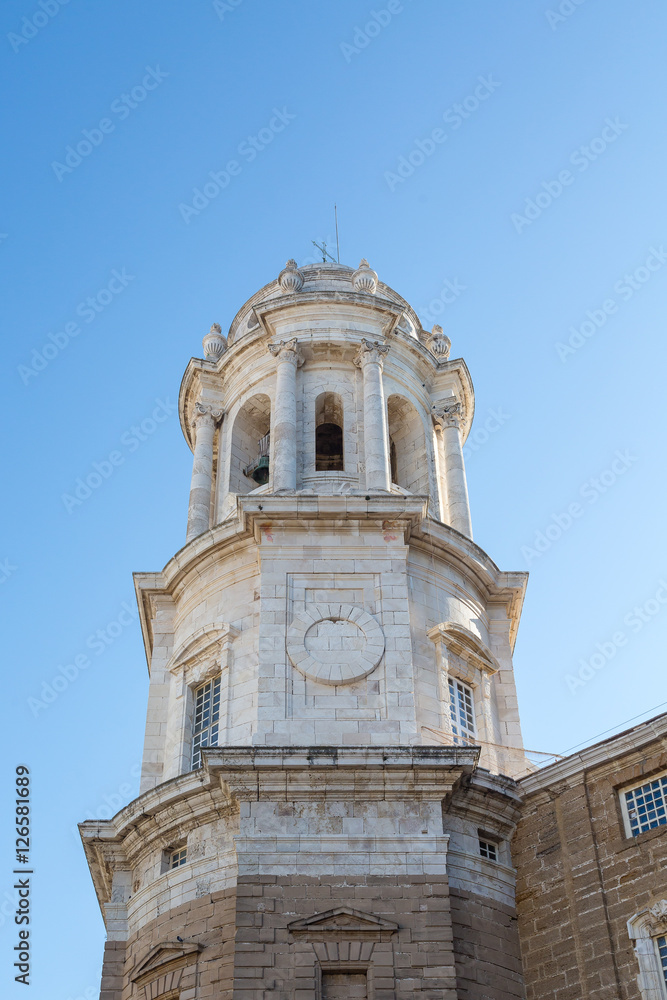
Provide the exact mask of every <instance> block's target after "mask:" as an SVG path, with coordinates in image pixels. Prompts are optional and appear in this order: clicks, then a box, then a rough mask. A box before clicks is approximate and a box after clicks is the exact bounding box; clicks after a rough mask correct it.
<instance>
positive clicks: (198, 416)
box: [192, 403, 222, 428]
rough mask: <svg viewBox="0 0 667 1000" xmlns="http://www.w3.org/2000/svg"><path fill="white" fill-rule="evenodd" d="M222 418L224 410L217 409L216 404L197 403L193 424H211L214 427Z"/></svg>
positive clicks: (195, 425)
mask: <svg viewBox="0 0 667 1000" xmlns="http://www.w3.org/2000/svg"><path fill="white" fill-rule="evenodd" d="M221 419H222V410H219V409H217V408H216V407H215V406H211V405H207V404H205V403H195V409H194V413H193V414H192V425H193V427H195V428H196V427H199V426H201V425H202V424H209V423H210V425H211V426H213V427H215V426H216V424H217V423H219V421H220V420H221Z"/></svg>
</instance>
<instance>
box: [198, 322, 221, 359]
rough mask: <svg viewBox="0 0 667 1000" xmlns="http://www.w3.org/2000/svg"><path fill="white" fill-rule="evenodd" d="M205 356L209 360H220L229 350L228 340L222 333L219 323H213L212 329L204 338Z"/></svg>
mask: <svg viewBox="0 0 667 1000" xmlns="http://www.w3.org/2000/svg"><path fill="white" fill-rule="evenodd" d="M202 344H203V345H204V357H205V358H206V360H207V361H219V360H220V358H221V357H222V355H223V354H224V353H225V351H226V350H227V341H226V339H225V338H224V337H223V335H222V328H221V326H220V324H219V323H213V324H212V326H211V329H210V330H209V332H208V333H207V334H206V336H205V337H204V339H203V340H202Z"/></svg>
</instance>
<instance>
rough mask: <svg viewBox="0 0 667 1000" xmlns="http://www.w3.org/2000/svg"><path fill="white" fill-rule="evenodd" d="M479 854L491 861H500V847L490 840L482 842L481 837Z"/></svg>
mask: <svg viewBox="0 0 667 1000" xmlns="http://www.w3.org/2000/svg"><path fill="white" fill-rule="evenodd" d="M479 853H480V854H481V856H482V857H483V858H487V860H489V861H497V860H498V847H497V845H496V844H492V843H491V841H490V840H482V839H481V837H480V841H479Z"/></svg>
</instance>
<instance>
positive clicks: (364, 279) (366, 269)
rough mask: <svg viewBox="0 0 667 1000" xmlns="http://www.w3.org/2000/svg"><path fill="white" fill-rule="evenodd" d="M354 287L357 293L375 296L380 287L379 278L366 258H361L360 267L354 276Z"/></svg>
mask: <svg viewBox="0 0 667 1000" xmlns="http://www.w3.org/2000/svg"><path fill="white" fill-rule="evenodd" d="M352 286H353V287H354V290H355V292H366V294H367V295H375V292H376V291H377V287H378V276H377V274H376V273H375V271H374V270H373V269H372V268H371V266H370V264H369V263H368V261H367V260H366V258H365V257H362V258H361V262H360V264H359V267H358V268H357V270H356V271H355V272H354V274H353V275H352Z"/></svg>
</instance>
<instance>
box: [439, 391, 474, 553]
mask: <svg viewBox="0 0 667 1000" xmlns="http://www.w3.org/2000/svg"><path fill="white" fill-rule="evenodd" d="M461 416H462V414H461V404H460V403H449V404H448V405H446V406H439V407H436V408H435V409H434V412H433V419H434V420H435V423H436V427H438V428H439V432H440V434H441V435H442V442H443V451H444V458H445V479H446V493H447V510H448V513H449V523H450V524H451V526H452V528H456V530H457V531H460V532H461V534H462V535H467V537H468V538H472V524H471V522H470V503H469V501H468V484H467V482H466V471H465V465H464V462H463V448H462V447H461V429H460V428H461Z"/></svg>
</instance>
